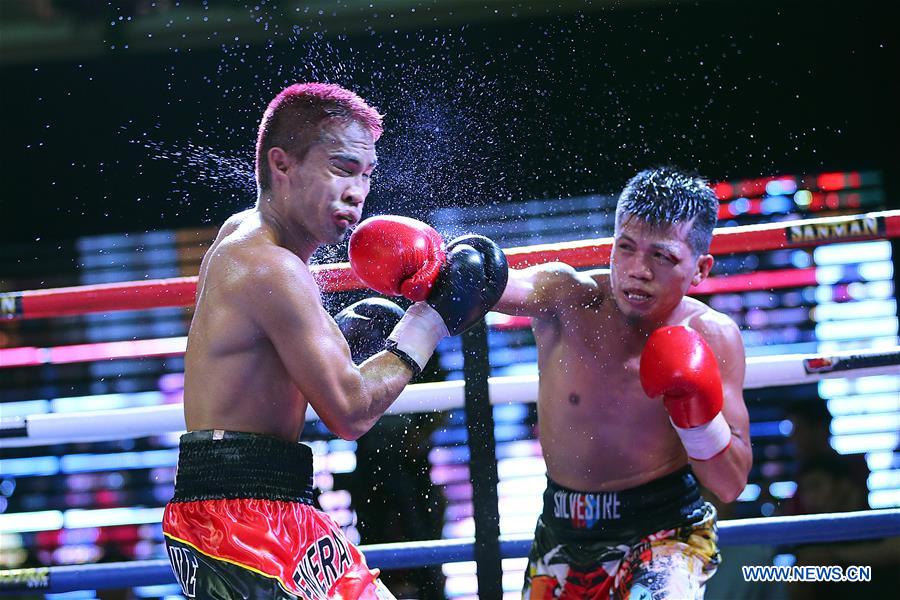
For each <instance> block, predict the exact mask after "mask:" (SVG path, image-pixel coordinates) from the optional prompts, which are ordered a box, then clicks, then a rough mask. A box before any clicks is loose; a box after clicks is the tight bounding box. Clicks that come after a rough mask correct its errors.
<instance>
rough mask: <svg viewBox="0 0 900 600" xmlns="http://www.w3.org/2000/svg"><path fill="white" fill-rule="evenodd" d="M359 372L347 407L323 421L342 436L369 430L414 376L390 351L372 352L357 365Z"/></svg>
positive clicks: (346, 438)
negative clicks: (372, 353)
mask: <svg viewBox="0 0 900 600" xmlns="http://www.w3.org/2000/svg"><path fill="white" fill-rule="evenodd" d="M358 374H359V379H358V382H357V383H356V385H354V386H352V387H353V388H354V389H352V390H348V392H349V394H348V395H349V398H348V399H347V400H348V402H347V403H346V405H345V406H346V408H345V409H344V410H342V411H341V413H340V414H334V415H331V416H332V418H331V419H329V420H328V421H325V425H327V426H328V428H329V429H330V430H331V431H332V432H333V433H334V434H335V435H337V436H339V437H341V438H343V439H345V440H355V439H358V438H359V437H361V436H362V435H363V434H365V433H366V432H367V431H369V430H370V429H371V428H372V427H373V426H374V425H375V423H376V422H377V421H378V419H380V418H381V416H382V415H383V414H384V413H385V411H387V409H388V408H390V406H391V404H393V403H394V401H395V400H396V399H397V397H398V396H399V395H400V392H402V391H403V389H404V388H405V387H406V385H407V384H408V383H409V381H410V379H412V377H413V372H412V369H410V367H409V366H408V365H407V364H405V363H404V362H403V361H402V360H401V359H400V358H398V357H397V356H396V355H394V354H391V353H390V352H379V353H377V354H375V355H374V356H372V357H371V358H370V359H368V360H367V361H365V362H364V363H362V365H360V367H359V370H358ZM313 408H315V407H313ZM317 412H318V411H317ZM319 416H320V418H323V417H324V416H323V415H321V414H320V415H319Z"/></svg>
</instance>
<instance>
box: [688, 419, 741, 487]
mask: <svg viewBox="0 0 900 600" xmlns="http://www.w3.org/2000/svg"><path fill="white" fill-rule="evenodd" d="M752 463H753V456H752V453H751V450H750V445H749V444H748V443H747V442H746V441H745V440H744V439H743V438H741V437H738V436H736V435H732V438H731V445H729V446H728V448H727V449H725V450H724V451H723V452H721V453H720V454H719V455H718V456H715V457H713V458H711V459H709V460H691V467H693V469H694V473H695V474H696V475H697V478H698V479H699V480H700V483H701V484H703V486H704V487H706V488H708V489H709V490H711V491H712V492H713V493H714V494H715V495H716V496H717V497H718V498H719V499H720V500H721V501H722V502H733V501H734V500H736V499H737V497H738V496H740V495H741V492H742V491H744V487H746V485H747V476H748V475H749V473H750V466H751V465H752Z"/></svg>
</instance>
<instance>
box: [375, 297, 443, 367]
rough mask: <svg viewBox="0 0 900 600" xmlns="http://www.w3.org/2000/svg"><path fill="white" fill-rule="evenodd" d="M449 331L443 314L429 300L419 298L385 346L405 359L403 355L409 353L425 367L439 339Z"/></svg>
mask: <svg viewBox="0 0 900 600" xmlns="http://www.w3.org/2000/svg"><path fill="white" fill-rule="evenodd" d="M448 335H449V332H448V331H447V326H446V325H445V324H444V319H442V318H441V315H439V314H438V313H437V311H436V310H434V309H433V308H431V307H430V306H428V305H427V304H426V303H424V302H416V303H415V304H413V305H412V306H410V307H409V308H407V309H406V313H405V314H404V315H403V318H402V319H400V322H399V323H397V326H396V327H394V330H393V331H392V332H391V335H389V336H388V339H387V343H386V345H385V348H386V349H387V350H388V351H390V352H392V353H393V354H396V355H397V356H398V357H400V359H401V360H403V361H404V362H406V360H405V359H404V357H403V355H406V357H407V358H408V359H410V360H411V361H412V362H414V363H415V364H416V366H417V367H418V369H419V371H421V370H422V369H424V368H425V364H426V363H427V362H428V359H429V358H431V354H432V353H433V352H434V348H435V347H436V346H437V345H438V342H440V341H441V338H444V337H447V336H448ZM407 364H408V363H407Z"/></svg>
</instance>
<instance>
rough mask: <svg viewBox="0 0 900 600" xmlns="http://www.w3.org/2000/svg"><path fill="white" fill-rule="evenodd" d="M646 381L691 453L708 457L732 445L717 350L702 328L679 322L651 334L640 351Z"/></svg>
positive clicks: (646, 388)
mask: <svg viewBox="0 0 900 600" xmlns="http://www.w3.org/2000/svg"><path fill="white" fill-rule="evenodd" d="M640 379H641V386H642V387H643V388H644V393H645V394H647V396H649V397H650V398H657V397H659V396H662V399H663V404H664V405H665V407H666V410H667V411H668V412H669V420H670V421H671V422H672V425H673V426H674V427H675V431H676V432H677V433H678V436H679V437H680V438H681V442H682V444H684V448H685V450H686V451H687V454H688V456H689V457H691V458H692V459H694V460H709V459H710V458H713V457H715V456H717V455H718V454H720V453H722V452H724V451H725V450H726V449H727V448H728V446H730V445H731V428H730V427H729V426H728V423H727V422H726V421H725V417H724V416H722V405H723V396H722V377H721V375H720V374H719V364H718V361H717V360H716V356H715V354H713V351H712V349H711V348H710V347H709V345H708V344H707V343H706V340H704V339H703V336H701V335H700V334H699V333H698V332H697V331H695V330H694V329H691V328H689V327H683V326H680V325H675V326H669V327H661V328H659V329H657V330H656V331H654V332H653V333H652V334H650V337H649V338H648V339H647V344H646V346H644V351H643V352H642V353H641V366H640Z"/></svg>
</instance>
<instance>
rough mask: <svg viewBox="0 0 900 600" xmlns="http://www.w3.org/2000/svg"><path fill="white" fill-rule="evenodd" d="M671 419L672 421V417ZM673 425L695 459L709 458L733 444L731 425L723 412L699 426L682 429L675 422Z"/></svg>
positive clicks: (689, 453) (686, 448) (688, 452)
mask: <svg viewBox="0 0 900 600" xmlns="http://www.w3.org/2000/svg"><path fill="white" fill-rule="evenodd" d="M669 421H670V422H671V419H669ZM672 427H675V431H676V432H677V433H678V437H680V438H681V443H682V444H683V445H684V449H685V450H687V455H688V456H689V457H691V458H693V459H694V460H709V459H710V458H712V457H714V456H716V455H717V454H719V453H720V452H722V451H723V450H725V449H726V448H728V446H730V445H731V427H729V426H728V422H727V421H725V417H723V416H722V413H719V414H717V415H716V416H715V418H714V419H713V420H712V421H710V422H709V423H706V424H705V425H700V426H699V427H690V428H687V429H682V428H681V427H676V425H675V424H674V423H672Z"/></svg>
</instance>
